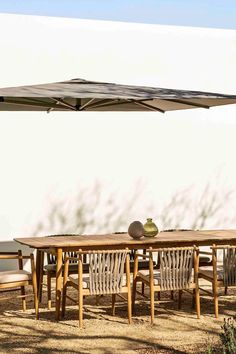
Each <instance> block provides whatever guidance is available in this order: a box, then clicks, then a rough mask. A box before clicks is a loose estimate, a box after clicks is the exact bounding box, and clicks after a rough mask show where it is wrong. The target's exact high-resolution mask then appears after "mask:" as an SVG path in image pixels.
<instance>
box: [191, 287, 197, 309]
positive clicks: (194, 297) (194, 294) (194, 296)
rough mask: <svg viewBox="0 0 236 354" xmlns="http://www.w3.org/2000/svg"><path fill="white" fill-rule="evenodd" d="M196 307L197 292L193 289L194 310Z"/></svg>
mask: <svg viewBox="0 0 236 354" xmlns="http://www.w3.org/2000/svg"><path fill="white" fill-rule="evenodd" d="M194 307H196V291H195V289H193V296H192V308H193V309H194Z"/></svg>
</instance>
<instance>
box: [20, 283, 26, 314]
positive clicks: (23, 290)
mask: <svg viewBox="0 0 236 354" xmlns="http://www.w3.org/2000/svg"><path fill="white" fill-rule="evenodd" d="M20 291H21V295H22V296H23V297H22V310H23V311H24V312H25V311H26V299H25V296H24V295H25V287H24V286H21V287H20Z"/></svg>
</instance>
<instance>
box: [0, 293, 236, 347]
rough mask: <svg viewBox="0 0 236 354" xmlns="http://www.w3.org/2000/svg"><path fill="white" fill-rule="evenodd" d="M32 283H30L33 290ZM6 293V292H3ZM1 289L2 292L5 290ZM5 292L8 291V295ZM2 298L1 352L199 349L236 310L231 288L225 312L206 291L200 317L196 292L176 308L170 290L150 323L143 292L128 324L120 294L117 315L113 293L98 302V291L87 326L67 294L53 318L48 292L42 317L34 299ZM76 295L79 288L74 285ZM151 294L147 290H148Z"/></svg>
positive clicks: (89, 300)
mask: <svg viewBox="0 0 236 354" xmlns="http://www.w3.org/2000/svg"><path fill="white" fill-rule="evenodd" d="M30 291H31V289H30V288H29V289H28V293H30ZM2 295H3V294H2ZM2 295H1V296H2ZM5 295H6V293H5V294H4V295H3V296H4V297H5ZM13 295H15V292H9V293H7V297H9V299H8V300H7V301H1V302H0V353H6V352H10V353H62V352H63V353H84V354H85V353H106V354H113V353H122V354H123V353H136V354H137V353H138V354H154V353H155V354H156V353H161V354H167V353H178V354H183V353H200V352H204V351H205V352H206V350H207V345H208V343H214V344H215V343H217V341H218V333H219V332H220V331H221V325H222V323H223V318H224V317H228V316H231V315H233V314H234V313H235V311H234V308H235V302H236V299H235V298H234V297H233V296H232V295H233V292H232V291H231V292H230V293H229V295H228V296H222V297H221V298H220V301H219V303H220V318H219V319H217V320H216V319H215V318H214V315H213V301H212V299H211V298H209V297H206V296H202V297H201V313H202V315H201V319H200V320H198V319H197V318H196V314H195V312H194V311H193V310H192V307H191V296H189V294H187V293H186V294H185V295H183V306H182V309H181V310H178V309H177V301H172V300H171V299H170V296H169V294H168V293H166V294H163V295H162V299H161V302H160V303H157V304H156V313H155V324H154V325H153V326H151V325H150V322H149V321H150V318H149V302H148V301H147V300H143V299H141V298H140V297H139V298H138V301H137V305H136V313H135V315H134V316H133V324H132V325H128V322H127V307H126V303H125V302H124V301H123V300H118V302H117V308H116V315H115V316H112V315H111V298H110V297H109V296H104V297H102V298H101V299H100V301H99V305H96V302H95V298H94V297H92V296H91V297H86V299H85V306H84V328H83V329H82V330H80V329H79V327H78V320H77V318H78V311H77V306H75V305H73V304H72V303H71V302H70V301H69V300H68V307H67V313H66V317H65V319H64V320H62V321H60V322H58V323H57V322H56V321H55V320H54V318H55V314H54V308H52V310H50V311H49V310H47V309H46V294H44V296H43V303H42V304H41V308H40V320H38V321H37V320H35V318H34V312H33V310H32V308H33V300H32V299H31V298H28V300H27V305H28V309H27V311H26V312H25V313H24V312H22V310H21V300H20V299H18V300H15V299H14V300H13V299H10V297H12V296H13ZM70 295H71V296H73V297H76V291H75V290H71V293H70ZM147 295H148V293H147Z"/></svg>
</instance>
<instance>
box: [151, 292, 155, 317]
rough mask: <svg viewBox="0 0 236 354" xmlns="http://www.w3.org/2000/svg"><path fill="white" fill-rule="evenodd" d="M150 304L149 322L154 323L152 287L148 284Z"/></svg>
mask: <svg viewBox="0 0 236 354" xmlns="http://www.w3.org/2000/svg"><path fill="white" fill-rule="evenodd" d="M150 306H151V324H153V323H154V311H155V310H154V290H153V287H152V286H150Z"/></svg>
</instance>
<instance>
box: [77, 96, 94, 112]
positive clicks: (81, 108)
mask: <svg viewBox="0 0 236 354" xmlns="http://www.w3.org/2000/svg"><path fill="white" fill-rule="evenodd" d="M94 100H96V98H91V99H90V100H89V101H88V102H86V103H84V104H82V105H81V106H79V107H78V111H83V110H84V108H85V107H88V106H89V107H90V106H91V103H92V102H93V101H94Z"/></svg>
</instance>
